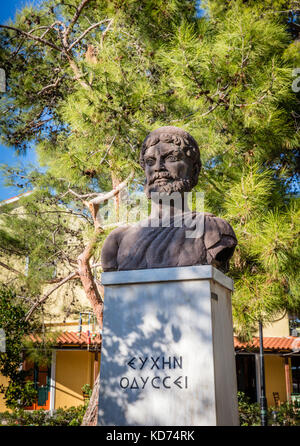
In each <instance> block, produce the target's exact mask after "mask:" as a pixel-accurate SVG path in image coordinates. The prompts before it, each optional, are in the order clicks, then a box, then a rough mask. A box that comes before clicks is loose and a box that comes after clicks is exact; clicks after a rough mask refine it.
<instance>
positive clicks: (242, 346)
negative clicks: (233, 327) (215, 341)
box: [234, 336, 300, 351]
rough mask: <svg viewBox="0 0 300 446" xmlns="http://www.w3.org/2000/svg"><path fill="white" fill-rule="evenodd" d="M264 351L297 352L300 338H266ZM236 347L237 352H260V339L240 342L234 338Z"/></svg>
mask: <svg viewBox="0 0 300 446" xmlns="http://www.w3.org/2000/svg"><path fill="white" fill-rule="evenodd" d="M263 344H264V350H271V351H295V350H297V349H299V348H300V338H297V337H294V336H286V337H284V336H281V337H275V336H274V337H264V339H263ZM234 347H235V349H236V350H244V351H247V350H258V349H259V338H258V337H254V338H253V339H252V341H251V342H249V343H247V342H240V341H239V340H238V338H237V337H234Z"/></svg>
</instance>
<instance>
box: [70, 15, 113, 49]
mask: <svg viewBox="0 0 300 446" xmlns="http://www.w3.org/2000/svg"><path fill="white" fill-rule="evenodd" d="M107 21H109V22H110V23H109V24H108V26H107V28H106V29H105V31H103V34H104V33H106V32H107V31H108V28H109V27H110V26H111V24H112V22H113V19H105V20H101V22H97V23H94V24H93V25H91V26H90V27H89V28H87V29H86V30H85V31H84V32H83V33H82V34H81V36H79V37H78V39H76V40H75V41H74V42H73V43H72V44H71V45H70V46H69V48H68V51H70V50H71V49H72V48H73V47H74V46H75V45H77V43H79V42H80V41H81V40H82V39H83V38H84V37H85V36H86V35H87V34H88V33H89V32H90V31H92V29H94V28H97V26H100V25H102V23H105V22H107ZM103 34H102V37H103ZM102 37H101V39H102Z"/></svg>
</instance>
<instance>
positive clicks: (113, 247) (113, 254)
mask: <svg viewBox="0 0 300 446" xmlns="http://www.w3.org/2000/svg"><path fill="white" fill-rule="evenodd" d="M129 227H130V226H128V225H124V226H120V227H118V228H116V229H114V230H113V231H111V233H110V234H109V235H108V237H107V238H106V239H105V242H104V243H103V247H102V250H101V264H102V268H103V270H104V271H116V270H117V269H118V263H117V254H118V249H119V246H120V243H121V241H122V238H123V236H124V234H125V233H126V231H127V230H128V229H129Z"/></svg>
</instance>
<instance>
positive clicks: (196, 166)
mask: <svg viewBox="0 0 300 446" xmlns="http://www.w3.org/2000/svg"><path fill="white" fill-rule="evenodd" d="M200 167H201V166H200V165H199V164H198V163H197V164H194V166H193V185H194V186H196V184H197V183H198V178H199V173H200Z"/></svg>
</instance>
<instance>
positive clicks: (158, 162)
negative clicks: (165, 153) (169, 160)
mask: <svg viewBox="0 0 300 446" xmlns="http://www.w3.org/2000/svg"><path fill="white" fill-rule="evenodd" d="M161 170H166V168H165V164H164V160H163V158H161V157H157V158H156V163H155V172H159V171H161Z"/></svg>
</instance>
